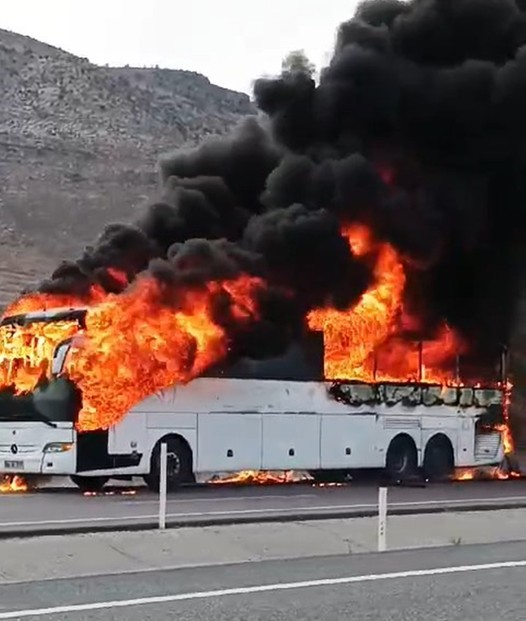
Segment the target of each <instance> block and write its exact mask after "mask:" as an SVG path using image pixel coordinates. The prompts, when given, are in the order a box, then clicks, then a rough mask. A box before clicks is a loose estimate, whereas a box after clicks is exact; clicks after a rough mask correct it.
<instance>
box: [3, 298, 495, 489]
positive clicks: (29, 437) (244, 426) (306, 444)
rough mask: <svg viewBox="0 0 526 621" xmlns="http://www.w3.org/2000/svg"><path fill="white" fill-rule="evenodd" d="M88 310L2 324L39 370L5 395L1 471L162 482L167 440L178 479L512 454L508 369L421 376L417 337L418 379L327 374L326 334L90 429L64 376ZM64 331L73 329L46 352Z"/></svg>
mask: <svg viewBox="0 0 526 621" xmlns="http://www.w3.org/2000/svg"><path fill="white" fill-rule="evenodd" d="M87 313H88V311H87V309H72V310H59V311H51V312H40V313H39V312H35V313H26V314H22V315H17V316H12V317H6V318H5V319H4V320H3V321H2V323H1V324H0V331H1V332H3V333H4V348H6V347H8V345H9V343H10V342H11V341H13V340H16V338H22V339H26V343H27V345H28V347H29V350H26V355H27V356H30V355H33V356H34V363H33V366H32V367H31V365H26V372H27V373H29V371H30V370H31V368H32V369H33V371H34V373H40V376H39V377H38V378H36V377H35V375H34V374H33V375H32V376H31V379H32V380H33V384H32V387H31V389H28V390H25V391H23V392H17V391H15V390H13V389H10V390H9V389H4V390H3V391H1V392H0V473H4V474H7V475H23V476H25V477H29V476H31V475H44V476H56V475H67V476H70V477H71V478H72V480H73V481H74V482H75V483H76V484H77V485H78V486H79V487H80V488H81V489H83V490H89V491H95V490H98V489H101V488H102V487H103V486H104V484H105V483H106V482H107V481H108V479H110V478H117V479H126V478H131V477H132V476H142V477H144V480H145V481H146V483H147V485H148V486H149V487H150V488H151V489H154V490H156V489H158V485H159V457H160V445H161V443H162V442H167V443H168V455H169V467H168V485H169V487H170V488H171V489H173V488H175V487H177V486H178V485H180V484H182V483H185V482H191V481H193V480H194V477H195V476H196V475H197V474H200V473H213V472H238V471H241V470H307V471H309V472H310V473H311V474H312V476H313V477H314V478H315V479H326V478H332V479H337V478H339V477H341V476H343V475H346V474H347V473H350V472H352V471H353V470H356V469H364V468H367V469H372V468H377V469H385V470H386V471H387V473H388V475H389V476H390V477H393V478H396V479H403V478H405V477H411V476H413V475H414V474H415V473H416V472H417V470H419V469H423V471H424V473H425V475H426V476H427V477H428V478H430V479H442V478H444V477H448V476H449V475H451V474H452V472H453V470H454V468H456V467H469V468H473V467H481V466H487V465H498V464H500V463H501V462H502V460H503V458H504V450H505V446H504V444H505V438H504V435H503V430H504V429H505V427H504V423H505V409H506V390H505V387H506V383H505V381H504V380H505V378H496V381H495V382H494V383H492V384H490V385H482V384H479V385H476V386H475V385H461V383H460V382H457V383H456V385H450V386H447V385H443V384H437V383H433V382H425V381H422V377H421V376H422V373H423V365H424V358H423V354H424V352H425V347H424V346H423V344H421V345H419V347H418V351H419V352H420V358H419V373H420V381H413V382H387V381H375V382H364V381H327V380H326V379H325V378H324V373H325V368H324V345H323V335H322V334H319V333H318V334H316V333H314V334H311V335H310V336H309V337H307V338H305V339H303V340H302V341H301V342H298V343H295V344H293V345H292V346H291V347H289V348H288V350H287V351H286V353H285V354H283V355H281V356H278V357H274V358H267V359H265V360H254V359H248V358H242V359H238V360H237V361H235V362H233V363H225V362H223V363H220V364H218V365H215V366H213V367H211V368H210V369H209V370H208V371H207V372H204V373H203V374H202V375H201V377H199V378H196V379H194V380H193V381H191V382H189V383H187V384H185V385H177V386H171V387H166V388H165V389H162V390H160V391H158V392H157V393H155V394H151V395H149V396H147V397H146V398H145V399H143V400H141V401H140V402H139V403H137V404H135V405H134V406H133V407H132V408H131V409H130V410H129V411H127V412H125V415H124V416H123V417H122V418H121V419H120V420H119V421H118V422H116V424H114V425H112V426H109V427H107V428H106V429H94V430H84V431H83V430H81V429H79V414H80V412H81V410H82V392H81V390H79V388H78V386H76V385H75V383H74V381H72V379H71V378H70V377H69V376H68V358H69V356H70V355H72V353H73V354H74V348H75V347H76V346H77V347H78V345H76V343H75V339H79V338H80V339H82V338H83V337H85V336H87V334H85V331H86V315H87ZM60 332H62V333H63V334H64V335H66V338H65V339H64V340H60V341H58V342H57V341H56V340H55V343H54V344H53V345H52V346H51V347H52V348H51V349H50V350H48V351H47V352H46V351H44V348H45V347H50V342H52V339H51V335H56V334H57V333H60ZM42 360H47V361H48V362H49V369H47V368H45V369H44V368H42V365H41V362H42ZM10 362H11V363H12V364H13V365H16V364H17V363H20V362H23V361H20V360H17V359H16V358H15V357H14V356H12V357H11V358H10ZM39 365H40V366H39ZM458 370H459V369H458V368H457V372H458ZM12 373H14V370H12ZM19 377H20V378H21V379H20V381H27V382H29V381H30V380H29V379H28V378H27V376H26V375H25V374H24V373H19ZM28 385H29V384H28Z"/></svg>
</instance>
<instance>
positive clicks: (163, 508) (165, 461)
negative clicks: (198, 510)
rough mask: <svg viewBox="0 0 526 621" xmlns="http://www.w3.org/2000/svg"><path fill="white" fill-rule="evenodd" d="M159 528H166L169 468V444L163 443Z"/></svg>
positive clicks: (160, 469) (160, 470)
mask: <svg viewBox="0 0 526 621" xmlns="http://www.w3.org/2000/svg"><path fill="white" fill-rule="evenodd" d="M159 465H160V468H159V474H160V476H159V529H160V530H164V529H165V528H166V487H167V476H166V475H167V470H168V445H167V444H166V442H163V443H162V444H161V463H160V464H159Z"/></svg>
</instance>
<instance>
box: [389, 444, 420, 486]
mask: <svg viewBox="0 0 526 621" xmlns="http://www.w3.org/2000/svg"><path fill="white" fill-rule="evenodd" d="M385 469H386V471H387V476H388V477H389V479H392V480H394V481H402V480H404V479H409V478H411V477H413V476H414V475H415V474H416V472H417V469H418V455H417V452H416V446H415V443H414V440H413V438H411V437H410V436H407V435H399V436H396V438H393V439H392V440H391V444H389V448H388V450H387V456H386V458H385Z"/></svg>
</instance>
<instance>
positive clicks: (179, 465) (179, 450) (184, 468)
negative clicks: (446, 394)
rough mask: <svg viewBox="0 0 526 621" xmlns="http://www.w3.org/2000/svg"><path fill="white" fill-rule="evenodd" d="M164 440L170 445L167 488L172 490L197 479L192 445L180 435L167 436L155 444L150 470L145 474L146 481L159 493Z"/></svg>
mask: <svg viewBox="0 0 526 621" xmlns="http://www.w3.org/2000/svg"><path fill="white" fill-rule="evenodd" d="M163 442H166V443H167V445H168V446H167V449H168V471H167V477H166V488H167V490H168V491H169V492H172V491H174V490H176V489H177V488H178V487H179V486H180V485H182V484H183V483H192V482H193V481H194V480H195V478H194V473H193V470H192V451H191V449H190V447H189V446H188V444H187V443H186V441H185V440H183V438H181V437H179V436H167V437H165V438H162V439H161V440H159V441H158V442H157V444H156V445H155V447H154V449H153V451H152V457H151V460H150V472H149V473H148V474H147V475H145V476H144V482H145V483H146V485H147V486H148V488H149V489H150V490H151V491H152V492H155V493H158V492H159V488H160V478H161V444H162V443H163Z"/></svg>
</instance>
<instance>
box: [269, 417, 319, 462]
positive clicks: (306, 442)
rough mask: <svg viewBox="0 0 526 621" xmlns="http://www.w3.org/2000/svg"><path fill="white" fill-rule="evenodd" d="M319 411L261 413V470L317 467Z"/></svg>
mask: <svg viewBox="0 0 526 621" xmlns="http://www.w3.org/2000/svg"><path fill="white" fill-rule="evenodd" d="M320 425H321V417H320V416H319V415H318V414H279V413H277V414H270V413H266V414H263V470H317V469H319V467H320Z"/></svg>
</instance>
